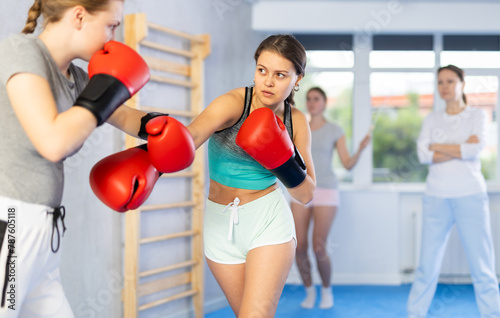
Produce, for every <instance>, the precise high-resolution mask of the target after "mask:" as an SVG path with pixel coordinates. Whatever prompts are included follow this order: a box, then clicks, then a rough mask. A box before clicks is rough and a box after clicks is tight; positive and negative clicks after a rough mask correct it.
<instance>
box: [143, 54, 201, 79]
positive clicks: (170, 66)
mask: <svg viewBox="0 0 500 318" xmlns="http://www.w3.org/2000/svg"><path fill="white" fill-rule="evenodd" d="M143 58H144V60H145V61H146V63H147V64H148V66H149V68H150V69H153V70H155V71H160V72H167V73H172V74H177V75H182V76H185V77H190V76H191V67H190V66H189V65H185V64H180V63H174V62H170V61H166V60H163V59H159V58H156V57H152V56H143Z"/></svg>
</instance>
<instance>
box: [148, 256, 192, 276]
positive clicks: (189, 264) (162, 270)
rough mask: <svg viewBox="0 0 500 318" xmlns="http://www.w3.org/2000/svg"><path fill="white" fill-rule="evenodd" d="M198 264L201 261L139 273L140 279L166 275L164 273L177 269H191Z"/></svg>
mask: <svg viewBox="0 0 500 318" xmlns="http://www.w3.org/2000/svg"><path fill="white" fill-rule="evenodd" d="M198 263H199V261H196V260H194V259H193V260H190V261H187V262H182V263H178V264H173V265H169V266H164V267H160V268H155V269H151V270H148V271H144V272H140V273H139V277H148V276H152V275H156V274H161V273H164V272H169V271H173V270H176V269H181V268H186V267H191V266H194V265H196V264H198Z"/></svg>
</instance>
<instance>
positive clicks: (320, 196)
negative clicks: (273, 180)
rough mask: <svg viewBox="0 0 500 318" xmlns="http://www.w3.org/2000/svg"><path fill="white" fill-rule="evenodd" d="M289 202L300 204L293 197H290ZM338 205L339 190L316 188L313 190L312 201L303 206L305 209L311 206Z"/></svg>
mask: <svg viewBox="0 0 500 318" xmlns="http://www.w3.org/2000/svg"><path fill="white" fill-rule="evenodd" d="M290 202H293V203H297V204H302V203H300V202H299V201H297V200H295V199H294V198H293V197H290ZM339 204H340V196H339V190H337V189H328V188H316V189H314V194H313V199H312V200H311V202H309V203H308V204H306V205H304V206H305V207H308V208H309V207H312V206H339Z"/></svg>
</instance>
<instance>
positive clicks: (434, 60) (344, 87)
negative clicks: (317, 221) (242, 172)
mask: <svg viewBox="0 0 500 318" xmlns="http://www.w3.org/2000/svg"><path fill="white" fill-rule="evenodd" d="M296 37H297V39H299V41H300V42H301V43H302V44H303V45H304V47H305V48H306V50H307V55H308V61H307V70H306V77H305V78H304V79H303V80H302V82H301V90H300V91H299V92H298V93H297V94H296V97H295V101H296V103H297V107H298V108H299V109H301V110H303V111H304V112H305V113H307V109H306V93H307V90H308V89H309V88H310V87H312V86H319V87H321V88H323V89H324V90H325V92H326V93H327V97H328V101H327V111H326V113H325V116H326V117H327V119H328V120H331V121H334V122H336V123H338V124H339V125H340V126H341V127H342V128H343V129H344V131H345V133H346V141H347V147H348V150H349V152H350V153H351V154H352V152H353V151H355V150H356V147H357V144H355V143H353V127H355V126H356V125H358V126H357V127H358V128H356V132H359V131H362V130H364V129H368V127H360V126H359V125H360V123H359V122H357V121H358V120H360V121H362V125H367V124H368V123H369V122H368V118H366V117H364V116H370V115H367V114H366V113H367V112H366V111H365V110H366V109H367V108H366V107H367V105H366V103H367V102H370V101H371V121H372V124H373V125H374V130H373V138H372V147H371V149H372V154H371V155H372V158H371V161H368V160H362V161H361V162H360V163H358V165H360V164H361V165H366V162H371V167H369V166H364V168H362V169H363V171H367V172H368V173H370V172H371V176H372V178H371V180H372V182H373V183H387V182H397V183H401V182H403V183H404V182H409V183H414V182H425V178H426V176H427V168H428V167H427V166H426V165H421V164H420V163H419V162H418V158H417V153H416V140H417V138H418V134H419V132H420V128H421V124H422V121H423V119H424V118H425V116H427V114H429V113H430V112H431V111H432V110H433V108H434V106H435V104H437V105H438V107H441V106H443V104H442V103H443V101H442V100H440V99H439V100H437V101H435V100H434V96H435V95H436V94H437V93H436V87H437V84H436V69H437V68H438V67H439V66H441V65H448V64H454V65H456V66H458V67H461V68H463V69H464V70H465V73H466V78H465V82H466V85H465V94H466V96H467V98H468V104H469V105H470V106H472V107H480V108H482V109H484V110H485V111H486V113H487V115H488V117H487V118H488V123H487V140H486V147H485V149H484V151H483V152H482V153H481V163H482V172H483V175H484V177H485V179H486V180H488V181H490V182H491V181H497V178H498V171H497V170H498V168H497V167H498V166H499V163H498V160H499V158H498V156H497V151H498V142H499V141H498V128H497V121H496V112H497V107H498V105H497V104H498V99H499V96H498V85H499V83H498V82H499V78H500V36H497V35H443V36H441V35H439V36H437V37H436V36H434V35H432V34H431V35H428V34H424V35H380V34H378V35H374V36H372V41H371V44H372V45H371V46H366V45H362V44H360V45H359V46H358V47H356V50H353V47H354V44H355V41H354V40H353V36H352V35H351V36H349V35H325V34H319V35H318V34H317V35H307V34H300V35H296ZM360 43H361V42H360ZM363 43H365V42H363ZM435 44H437V46H439V47H442V51H438V50H436V49H435V48H434V45H435ZM360 65H367V66H368V67H367V68H361V67H360ZM355 83H356V84H355ZM358 83H359V84H360V86H359V87H358V86H356V87H355V85H358ZM367 83H368V85H367ZM368 86H369V87H368ZM358 88H359V89H358ZM367 94H370V98H369V99H368V98H367ZM358 108H359V109H358ZM361 109H362V110H363V111H361ZM332 165H333V168H334V171H335V172H336V174H337V175H338V177H339V180H341V181H343V182H351V181H352V182H354V183H355V184H356V183H357V182H358V181H357V180H358V179H359V182H360V184H362V183H364V182H365V180H366V179H363V178H365V176H366V174H364V176H363V178H361V177H358V176H357V175H356V174H352V172H349V171H346V170H345V169H344V168H343V167H342V164H341V163H340V160H339V158H338V155H336V156H334V160H333V163H332ZM355 169H358V167H356V168H355ZM358 175H359V174H358ZM353 178H354V179H353Z"/></svg>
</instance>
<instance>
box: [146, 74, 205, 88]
mask: <svg viewBox="0 0 500 318" xmlns="http://www.w3.org/2000/svg"><path fill="white" fill-rule="evenodd" d="M151 80H152V81H154V82H160V83H165V84H172V85H177V86H184V87H189V88H193V87H196V85H195V84H194V83H193V82H190V81H183V80H177V79H173V78H169V77H165V76H159V75H151Z"/></svg>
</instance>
